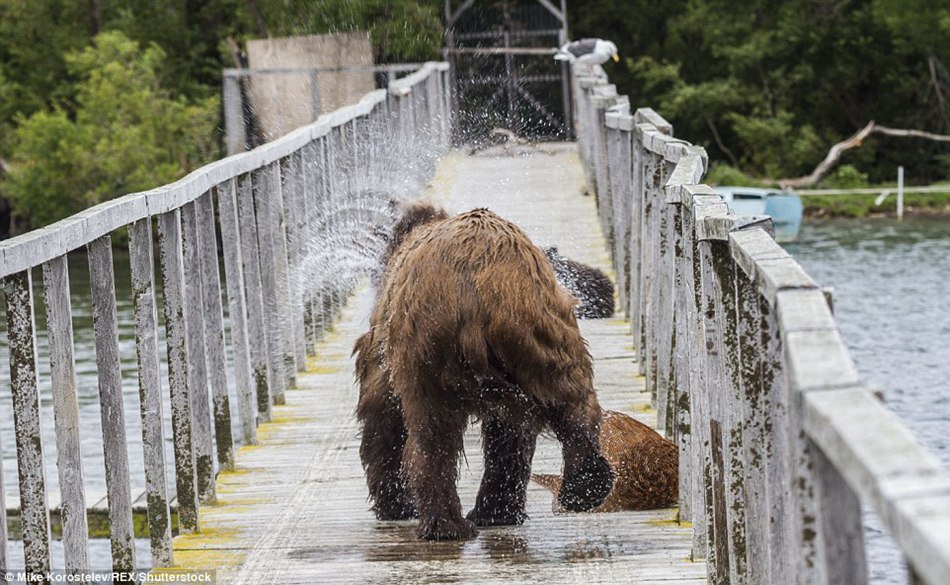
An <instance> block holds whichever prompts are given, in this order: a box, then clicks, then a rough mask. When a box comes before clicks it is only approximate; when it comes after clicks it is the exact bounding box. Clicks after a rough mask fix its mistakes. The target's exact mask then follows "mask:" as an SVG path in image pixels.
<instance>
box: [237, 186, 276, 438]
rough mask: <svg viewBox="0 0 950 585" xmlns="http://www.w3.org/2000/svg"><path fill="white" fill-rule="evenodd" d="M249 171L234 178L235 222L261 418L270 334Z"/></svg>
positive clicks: (266, 409)
mask: <svg viewBox="0 0 950 585" xmlns="http://www.w3.org/2000/svg"><path fill="white" fill-rule="evenodd" d="M254 182H255V177H254V175H253V174H245V175H241V176H240V177H238V180H237V208H238V226H239V233H240V237H241V259H242V260H243V262H244V264H243V269H244V290H245V292H246V293H247V296H246V299H247V333H248V340H249V344H248V345H249V346H250V356H251V368H252V370H253V372H254V388H255V395H256V396H257V411H258V412H259V413H260V415H261V420H262V421H264V422H266V421H269V420H270V418H271V405H272V404H273V400H272V398H271V392H272V386H271V374H270V372H269V370H270V368H268V356H269V355H270V350H269V349H268V345H269V343H270V336H269V335H266V334H265V325H264V292H263V286H262V284H261V262H260V255H259V250H260V248H259V245H258V238H257V219H256V213H255V211H254Z"/></svg>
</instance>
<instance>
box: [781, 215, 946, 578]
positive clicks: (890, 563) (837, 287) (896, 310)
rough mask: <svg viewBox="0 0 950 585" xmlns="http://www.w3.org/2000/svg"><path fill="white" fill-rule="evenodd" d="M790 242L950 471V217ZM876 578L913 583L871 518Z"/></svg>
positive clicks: (876, 374)
mask: <svg viewBox="0 0 950 585" xmlns="http://www.w3.org/2000/svg"><path fill="white" fill-rule="evenodd" d="M786 248H787V249H788V250H789V251H790V252H791V253H792V254H794V255H795V257H796V258H797V259H798V261H799V262H800V263H801V264H802V266H804V268H805V270H806V271H807V272H808V273H809V274H810V275H811V276H812V277H813V278H814V279H815V280H816V281H817V282H818V283H819V284H820V285H822V286H831V287H833V288H834V291H835V317H836V319H837V321H838V327H839V329H840V330H841V335H842V337H843V339H844V342H845V344H846V345H847V346H848V349H849V351H850V353H851V357H852V359H854V361H855V363H856V364H857V367H858V371H859V372H860V373H861V375H862V377H863V378H864V379H865V381H866V382H867V383H869V384H870V385H871V386H873V387H877V388H880V389H881V390H883V392H884V396H885V399H886V402H887V405H888V407H889V408H890V409H892V410H893V411H894V412H895V413H897V415H898V416H899V417H900V418H901V419H902V420H903V421H904V422H905V423H906V424H907V426H908V427H909V428H910V429H911V430H912V431H913V432H914V434H916V436H917V437H918V438H919V439H920V441H921V442H922V443H923V444H924V445H926V446H927V448H928V449H929V450H930V451H931V452H932V453H933V454H934V455H936V456H937V457H938V458H939V459H940V461H941V462H942V463H943V464H944V465H945V466H947V467H950V294H948V292H950V290H948V289H950V220H947V219H913V220H905V221H904V222H902V223H898V222H897V221H894V220H866V221H855V220H848V221H834V222H821V223H806V224H805V226H804V227H803V229H802V234H801V239H800V241H799V242H796V243H795V244H793V245H787V246H786ZM866 519H867V525H868V527H867V532H866V534H867V540H868V547H869V550H868V561H869V564H870V568H871V574H872V580H873V582H874V583H876V584H881V585H883V584H887V585H896V584H898V583H906V582H907V578H906V568H905V567H904V565H903V561H902V559H901V555H900V554H899V552H898V551H897V549H896V545H895V544H894V543H893V541H891V539H890V537H888V536H887V534H886V533H884V532H883V531H882V529H881V527H880V522H879V521H878V519H877V518H876V517H874V516H873V515H872V514H866Z"/></svg>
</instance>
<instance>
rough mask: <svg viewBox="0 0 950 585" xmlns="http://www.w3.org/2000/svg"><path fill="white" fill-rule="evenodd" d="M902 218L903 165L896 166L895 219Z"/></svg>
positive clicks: (899, 219)
mask: <svg viewBox="0 0 950 585" xmlns="http://www.w3.org/2000/svg"><path fill="white" fill-rule="evenodd" d="M903 219H904V166H903V165H901V166H899V167H897V221H901V220H903Z"/></svg>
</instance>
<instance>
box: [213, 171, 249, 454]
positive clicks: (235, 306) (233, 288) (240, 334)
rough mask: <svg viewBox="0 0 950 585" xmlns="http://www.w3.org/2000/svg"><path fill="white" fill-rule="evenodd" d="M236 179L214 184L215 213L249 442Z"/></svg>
mask: <svg viewBox="0 0 950 585" xmlns="http://www.w3.org/2000/svg"><path fill="white" fill-rule="evenodd" d="M236 188H237V185H236V181H228V182H227V183H225V184H224V185H222V186H219V187H217V189H216V190H215V191H216V195H217V200H218V214H219V216H220V221H221V245H222V247H223V254H224V280H225V283H226V286H227V291H228V319H229V321H230V332H231V345H232V350H233V359H234V384H235V387H236V389H235V391H236V394H237V405H238V416H239V418H240V421H241V441H242V442H243V443H244V444H245V445H250V444H253V443H254V442H255V441H256V440H257V439H256V436H257V408H256V398H255V386H254V377H253V373H252V369H251V353H250V347H249V342H248V332H247V321H248V319H247V303H246V299H245V296H244V294H245V290H244V267H243V258H242V254H241V252H242V250H241V248H242V246H241V235H240V233H239V229H238V209H237V198H236V195H237V193H236Z"/></svg>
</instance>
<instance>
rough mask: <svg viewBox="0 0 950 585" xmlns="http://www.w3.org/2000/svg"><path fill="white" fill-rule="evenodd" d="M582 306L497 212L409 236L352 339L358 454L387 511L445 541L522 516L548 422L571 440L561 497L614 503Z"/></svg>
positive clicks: (582, 504) (569, 504)
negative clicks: (463, 493) (473, 426)
mask: <svg viewBox="0 0 950 585" xmlns="http://www.w3.org/2000/svg"><path fill="white" fill-rule="evenodd" d="M573 309H574V301H573V299H572V298H571V297H570V296H569V295H568V294H567V293H566V292H565V291H564V289H563V288H561V287H559V286H558V285H557V282H556V281H555V278H554V272H553V270H552V268H551V266H550V264H549V263H548V261H547V259H546V258H545V257H544V254H543V253H542V252H541V250H540V249H539V248H537V247H536V246H535V245H534V244H532V243H531V241H530V240H529V239H528V237H527V236H526V235H525V234H524V232H522V231H521V229H519V228H518V227H517V226H515V225H514V224H512V223H510V222H508V221H505V220H504V219H502V218H500V217H498V216H497V215H495V214H494V213H492V212H490V211H488V210H487V209H476V210H474V211H470V212H467V213H462V214H460V215H457V216H454V217H451V218H447V219H437V220H434V221H430V222H428V223H426V224H425V225H423V226H422V227H418V228H417V229H415V230H413V231H411V233H409V234H408V235H406V237H405V240H404V241H403V243H402V245H400V246H399V247H398V248H397V249H396V250H395V252H394V253H393V255H392V257H391V258H390V261H389V264H388V266H387V267H386V269H385V273H384V276H383V280H382V283H381V287H380V290H379V292H378V298H377V303H376V306H375V308H374V309H373V313H372V315H371V317H370V330H369V331H368V332H367V333H365V334H364V335H362V336H361V337H360V338H359V339H358V340H357V342H356V346H355V348H354V353H355V354H356V355H357V359H356V372H357V378H358V380H359V383H360V398H359V404H358V406H357V418H358V419H359V421H360V423H361V425H362V439H361V445H360V457H361V459H362V461H363V466H364V468H365V469H366V480H367V485H368V487H369V493H370V498H371V499H372V501H373V510H374V511H375V512H376V516H377V518H379V519H383V520H395V519H406V518H411V517H415V516H418V518H419V527H418V535H419V536H420V537H422V538H427V539H433V540H441V539H462V538H471V537H474V536H475V535H476V534H477V529H476V525H478V526H493V525H508V524H520V523H522V522H523V521H524V520H525V518H526V514H525V492H526V488H527V484H528V481H529V478H530V474H531V459H532V456H533V455H534V448H535V442H536V439H537V435H538V433H539V432H540V431H541V430H542V429H544V428H550V429H551V430H553V431H554V433H555V435H556V436H557V438H558V439H559V440H560V442H561V444H562V450H563V455H564V474H565V481H564V483H563V485H562V488H561V489H560V491H559V494H558V499H559V501H560V503H561V505H563V506H564V507H565V508H566V509H568V510H574V511H583V510H589V509H591V508H593V507H595V506H597V505H598V504H600V503H601V502H602V501H603V499H604V498H605V497H606V496H607V494H608V493H609V492H610V487H611V482H612V475H611V471H610V467H609V465H608V464H607V461H606V460H605V459H604V458H603V457H602V456H601V454H600V444H599V439H598V436H599V432H600V429H599V420H600V406H599V405H598V402H597V397H596V395H595V393H594V390H593V386H592V380H591V378H592V366H591V358H590V354H589V353H588V351H587V347H586V345H585V343H584V339H583V338H582V337H581V334H580V331H579V330H578V328H577V322H576V320H575V318H574V313H573ZM473 415H474V416H476V417H478V419H479V420H481V422H482V438H483V440H482V447H483V450H484V453H485V472H484V475H483V477H482V482H481V487H480V489H479V492H478V496H477V498H476V502H475V507H474V509H472V511H471V512H470V513H469V514H468V516H467V518H466V517H463V516H462V508H461V503H460V501H459V497H458V493H457V491H456V485H455V484H456V481H457V480H458V464H459V455H460V453H461V452H462V447H463V443H462V437H463V434H464V432H465V428H466V427H467V425H468V421H469V418H470V417H471V416H473Z"/></svg>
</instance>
